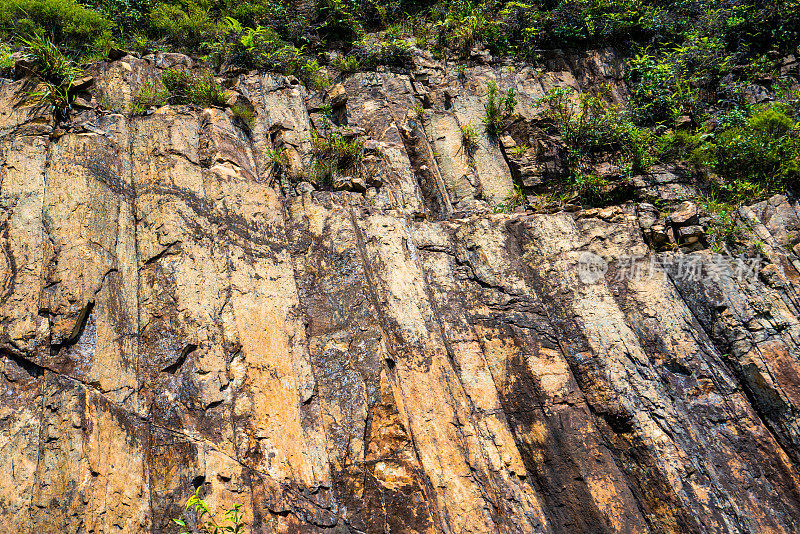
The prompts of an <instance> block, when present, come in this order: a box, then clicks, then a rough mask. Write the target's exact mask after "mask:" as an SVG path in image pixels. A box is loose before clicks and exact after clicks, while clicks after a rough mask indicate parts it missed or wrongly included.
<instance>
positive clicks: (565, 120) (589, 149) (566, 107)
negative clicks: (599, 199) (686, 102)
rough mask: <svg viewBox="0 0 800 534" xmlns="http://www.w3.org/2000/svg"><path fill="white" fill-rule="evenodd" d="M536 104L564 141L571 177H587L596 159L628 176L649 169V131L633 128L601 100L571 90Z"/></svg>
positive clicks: (558, 91)
mask: <svg viewBox="0 0 800 534" xmlns="http://www.w3.org/2000/svg"><path fill="white" fill-rule="evenodd" d="M573 97H574V98H573ZM536 104H537V105H545V111H544V116H545V118H548V119H550V121H551V124H552V125H553V127H554V129H555V131H556V133H557V134H559V135H560V136H561V137H562V138H563V140H564V144H565V145H566V149H567V154H568V158H567V161H568V164H569V167H570V171H571V172H572V173H573V174H574V175H579V176H583V175H587V174H590V173H591V171H592V166H593V164H594V163H595V156H596V155H601V156H603V157H605V156H608V155H611V156H612V160H613V162H614V163H615V164H616V165H617V166H618V167H620V168H621V169H622V170H623V172H624V174H627V175H631V174H635V173H638V172H642V171H644V170H646V169H647V168H648V167H649V166H650V164H651V150H652V148H653V147H652V145H653V144H654V142H653V140H652V138H651V134H650V133H649V131H647V130H644V129H641V128H638V127H637V126H635V125H634V124H633V122H632V121H631V120H630V118H629V117H627V116H626V115H625V114H624V113H621V112H620V111H619V110H618V109H617V108H616V107H614V106H611V105H609V104H608V103H607V102H606V101H605V100H604V99H603V98H601V97H600V96H598V95H593V94H590V93H578V94H577V95H574V91H573V90H572V89H565V88H556V89H553V90H551V91H550V92H548V93H547V94H546V95H545V96H543V97H542V98H540V99H539V100H538V101H537V102H536Z"/></svg>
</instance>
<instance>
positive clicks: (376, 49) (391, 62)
mask: <svg viewBox="0 0 800 534" xmlns="http://www.w3.org/2000/svg"><path fill="white" fill-rule="evenodd" d="M350 53H351V55H352V56H353V57H355V58H356V59H357V60H358V64H359V65H360V66H361V68H363V69H374V68H376V67H377V66H378V65H387V66H389V67H400V68H405V69H408V68H410V67H411V66H412V65H413V62H412V53H411V45H410V44H409V43H408V42H406V41H403V40H399V39H398V40H394V41H382V42H379V43H376V44H373V45H368V44H366V43H365V42H363V41H361V42H358V43H355V44H354V45H353V48H352V50H351V52H350Z"/></svg>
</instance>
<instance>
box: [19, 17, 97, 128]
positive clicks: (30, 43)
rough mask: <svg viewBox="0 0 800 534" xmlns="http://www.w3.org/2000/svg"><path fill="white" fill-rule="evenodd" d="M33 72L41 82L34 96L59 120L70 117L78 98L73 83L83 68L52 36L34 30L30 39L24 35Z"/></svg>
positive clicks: (23, 41)
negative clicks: (60, 47)
mask: <svg viewBox="0 0 800 534" xmlns="http://www.w3.org/2000/svg"><path fill="white" fill-rule="evenodd" d="M22 43H23V44H24V45H25V50H26V54H27V56H28V58H29V59H30V61H31V64H32V66H33V70H34V73H35V74H36V77H37V78H38V79H39V82H40V83H41V85H42V89H41V90H39V91H37V92H34V93H32V94H31V96H33V97H35V98H37V99H39V100H40V101H41V102H43V103H45V104H47V105H48V106H50V107H51V109H52V111H53V113H54V115H55V118H56V121H59V122H60V121H62V120H64V119H66V118H67V117H69V112H70V109H71V108H72V104H73V102H74V101H75V97H76V95H75V93H74V92H73V90H72V84H73V82H74V81H75V79H76V78H77V77H78V76H80V75H81V74H82V73H83V71H81V70H80V69H79V68H78V67H76V66H75V64H74V63H73V62H72V61H71V60H70V59H69V58H68V57H66V56H65V55H64V54H63V53H62V52H61V50H59V49H58V47H57V46H56V45H55V44H54V43H53V42H52V41H51V40H49V39H47V38H45V37H44V36H42V35H40V34H38V33H35V34H34V35H33V36H32V37H30V38H28V39H22Z"/></svg>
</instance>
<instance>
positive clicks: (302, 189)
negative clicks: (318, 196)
mask: <svg viewBox="0 0 800 534" xmlns="http://www.w3.org/2000/svg"><path fill="white" fill-rule="evenodd" d="M295 189H296V190H297V192H298V193H300V194H301V195H302V194H304V193H310V192H312V191H314V190H315V189H316V187H314V184H312V183H311V182H300V183H299V184H297V185H296V186H295Z"/></svg>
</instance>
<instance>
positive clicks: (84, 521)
mask: <svg viewBox="0 0 800 534" xmlns="http://www.w3.org/2000/svg"><path fill="white" fill-rule="evenodd" d="M178 59H180V58H178ZM167 60H169V62H170V64H172V63H174V62H175V61H177V59H176V58H172V57H171V56H170V57H167V56H164V57H159V59H158V61H156V59H152V60H148V59H147V58H144V59H143V58H138V57H134V56H130V55H127V56H124V57H122V58H120V59H118V60H117V61H114V62H111V63H101V64H97V65H94V66H93V67H92V69H91V71H92V72H91V74H92V76H93V77H94V84H92V85H91V87H90V90H91V91H92V92H93V93H94V96H95V97H96V99H97V101H102V102H103V104H102V105H101V106H99V107H97V108H93V109H84V110H78V111H76V112H75V113H74V115H73V117H72V122H71V123H69V124H60V125H55V124H53V122H52V118H51V117H50V115H49V113H48V112H47V110H45V109H41V108H37V107H36V106H35V105H34V104H33V103H31V102H30V99H29V98H26V94H27V93H26V88H25V85H24V84H25V80H19V81H16V82H12V81H8V80H3V81H1V82H0V165H1V166H0V292H1V293H0V470H1V472H2V473H3V476H2V477H0V533H5V532H8V533H17V532H26V533H28V532H30V533H37V534H40V533H41V534H51V533H53V534H54V533H62V532H68V533H75V534H79V533H81V534H83V533H86V534H88V533H93V534H99V533H104V534H108V533H126V534H145V533H147V534H150V533H167V532H174V531H175V526H174V524H173V523H172V521H171V520H172V518H175V517H178V516H179V515H180V514H181V513H182V511H183V507H182V505H183V503H184V502H185V500H186V498H187V497H188V496H189V495H191V494H192V493H193V492H194V491H195V489H196V488H198V487H200V486H203V487H204V493H205V495H206V497H207V501H208V502H209V503H210V505H211V506H212V508H213V509H214V510H216V511H219V510H221V509H222V508H224V507H226V506H229V505H231V504H232V503H235V502H238V503H242V504H243V509H244V511H245V519H246V523H247V528H248V529H249V530H250V531H252V532H253V533H259V534H262V533H263V534H266V533H273V532H281V533H299V532H308V533H329V534H332V533H353V534H355V533H375V534H378V533H386V532H392V533H409V534H410V533H426V534H428V533H430V534H439V533H442V534H445V533H446V534H467V533H472V534H482V533H494V532H497V533H503V534H517V533H518V534H529V533H533V532H536V533H570V534H574V533H598V532H609V533H611V532H614V533H616V532H619V533H643V532H652V533H660V534H661V533H663V534H669V533H676V534H678V533H679V534H686V533H690V532H709V533H711V532H714V533H719V532H726V533H744V532H749V533H786V534H789V533H792V532H798V531H800V471H798V468H799V467H800V453H798V451H800V424H798V410H800V357H799V355H800V346H799V345H798V343H800V320H798V318H799V317H800V301H798V291H800V259H798V257H797V255H796V253H795V252H792V250H793V247H794V248H795V249H796V248H797V247H796V245H797V243H796V240H795V239H794V237H793V236H795V235H796V232H797V231H798V230H800V218H798V215H797V214H798V213H799V212H800V210H799V208H798V205H797V202H796V201H794V200H791V199H787V198H785V197H780V196H778V197H774V198H773V199H770V200H769V201H765V202H762V203H760V204H757V205H755V206H751V207H748V208H743V209H742V217H743V218H745V220H747V221H748V224H749V225H750V226H751V228H752V231H753V232H755V233H756V234H757V235H758V236H759V238H760V240H761V241H762V242H763V243H764V246H763V248H764V253H765V260H764V262H763V263H762V264H760V265H759V266H758V268H757V272H758V275H757V276H743V277H736V276H733V277H731V276H712V274H713V273H712V272H711V267H712V266H718V264H719V258H718V257H717V256H714V255H712V254H711V253H710V252H708V251H707V250H701V251H699V252H693V253H690V254H682V253H679V252H669V253H662V254H660V255H658V256H654V257H653V258H655V259H658V261H659V262H660V263H661V264H663V265H665V266H666V267H665V268H664V270H662V271H659V273H657V274H656V275H655V276H632V275H631V271H630V266H628V265H625V262H624V261H623V260H624V259H625V258H628V257H631V256H634V255H639V256H642V257H647V255H648V253H649V249H648V247H647V245H646V244H645V241H644V240H643V236H642V230H641V228H640V226H639V219H640V218H641V213H639V212H642V210H639V212H637V209H636V206H634V205H633V204H626V205H622V206H619V207H615V208H608V209H603V210H587V211H575V212H563V211H562V212H558V213H551V214H534V213H531V212H524V210H522V209H520V212H519V213H512V214H495V213H493V208H494V207H496V206H497V205H498V204H500V203H502V202H503V201H504V200H505V199H506V198H508V197H509V196H510V195H511V194H512V192H513V191H512V189H513V187H514V183H515V181H514V180H515V178H514V176H512V170H514V169H517V170H516V171H514V172H519V171H518V169H519V168H520V165H519V164H518V163H513V162H512V163H513V164H511V165H510V164H509V161H508V160H507V159H506V158H507V157H508V155H507V154H505V152H504V149H501V146H500V145H499V144H498V141H497V140H496V139H492V138H491V137H489V136H486V135H483V134H481V136H480V139H479V140H478V148H477V149H476V150H475V152H474V154H473V155H472V156H469V157H468V155H467V154H465V151H464V149H463V147H462V146H461V143H462V138H461V133H460V127H461V126H463V125H466V124H472V125H474V126H476V127H479V126H480V117H481V114H482V111H483V104H482V98H483V95H484V93H485V88H486V82H487V81H488V80H491V79H495V80H497V83H498V85H499V86H500V88H501V89H505V88H506V87H509V86H514V87H516V88H517V98H518V99H519V102H520V103H519V106H518V113H519V114H520V120H523V121H524V120H527V119H531V118H532V117H533V116H534V114H535V112H536V110H535V109H534V107H533V106H534V104H533V103H534V101H535V100H536V99H537V98H538V97H540V96H541V95H542V94H543V93H544V91H545V90H546V89H547V88H549V87H552V86H554V85H573V86H576V87H585V86H586V85H587V84H590V83H597V84H599V83H605V82H608V83H610V84H611V85H612V89H613V90H612V94H614V95H615V97H619V96H620V95H622V94H624V91H625V89H624V84H623V83H622V76H621V71H620V69H619V65H618V63H617V62H616V61H615V59H614V57H613V54H611V53H610V52H598V53H596V54H592V55H589V56H587V57H578V58H568V57H566V56H559V55H554V56H553V57H548V58H544V60H545V63H546V65H547V68H548V72H546V73H540V72H538V71H536V70H534V69H532V68H530V67H523V68H519V69H508V68H507V67H504V66H496V67H491V66H477V67H470V69H469V72H468V76H467V79H468V80H469V81H468V82H464V83H462V82H460V81H459V80H458V79H457V78H456V77H455V75H453V74H451V73H452V69H447V68H445V67H444V66H441V67H439V66H437V63H436V62H434V61H432V59H431V58H427V59H425V58H423V60H424V61H422V60H421V62H420V63H419V65H418V68H417V70H416V71H415V72H412V73H392V72H389V71H381V72H365V73H359V74H355V75H353V76H350V77H349V78H347V79H345V80H343V81H342V84H341V85H338V86H337V87H336V88H335V89H336V95H335V99H336V102H337V108H340V109H339V114H338V116H339V117H340V119H341V120H342V121H343V122H346V123H347V124H346V125H347V126H348V127H350V128H353V129H354V131H363V132H364V135H365V136H366V137H367V138H369V139H370V140H371V143H370V145H369V147H370V151H371V153H370V156H369V157H370V158H372V159H370V160H369V162H368V163H369V165H368V169H369V173H370V174H371V175H372V177H370V178H368V179H366V180H365V181H364V183H365V184H366V185H367V189H366V191H364V192H344V191H327V190H324V187H323V188H319V189H315V187H314V186H312V185H311V184H309V183H308V182H307V181H306V182H303V183H304V185H302V186H299V187H295V186H294V185H293V183H294V182H293V180H294V181H301V180H304V179H305V175H304V173H307V171H308V167H309V165H310V161H311V157H312V154H311V146H310V141H309V136H310V133H311V131H312V128H314V127H315V123H314V118H313V114H311V115H310V114H309V107H311V105H310V104H309V102H311V101H312V100H313V98H312V97H313V95H309V94H308V92H307V91H306V89H305V88H304V87H302V86H301V85H299V84H297V83H296V80H291V79H286V78H283V77H281V76H278V75H273V74H263V73H250V74H246V75H241V76H240V77H239V78H238V79H237V80H235V83H233V84H232V87H233V89H232V90H233V91H235V92H236V93H237V94H239V95H241V97H242V98H243V99H247V101H249V102H252V105H253V108H254V109H255V122H254V124H253V125H252V126H251V127H250V128H245V127H244V125H242V124H240V123H239V122H237V121H236V120H234V118H233V117H232V115H231V114H230V112H227V111H226V110H224V109H218V108H209V109H198V108H194V107H190V106H164V107H161V108H159V109H158V110H155V111H153V112H149V113H148V114H146V115H144V116H138V117H128V116H126V115H124V114H123V113H119V112H115V111H113V110H112V108H114V109H117V110H125V109H126V107H127V106H129V104H130V102H131V99H132V97H133V95H135V93H136V91H137V89H138V87H140V86H141V84H143V83H144V82H147V81H151V80H155V79H157V77H158V73H159V67H158V64H159V62H160V63H161V64H165V62H167ZM181 61H183V60H181ZM162 66H163V65H162ZM185 66H186V67H187V68H190V67H191V66H192V64H191V62H190V63H188V64H187V65H185ZM315 98H317V99H318V100H319V99H321V97H319V96H317V97H315ZM330 98H333V97H330ZM423 101H424V102H425V103H426V104H425V105H426V106H427V107H425V108H424V110H423V111H424V113H419V112H418V111H419V109H417V111H416V112H415V111H413V109H414V108H415V106H416V105H417V104H419V103H421V102H423ZM417 107H418V108H419V106H417ZM359 128H360V129H361V130H357V129H359ZM57 129H58V131H56V130H57ZM519 131H522V130H519ZM512 141H513V140H512ZM535 142H536V140H533V141H532V142H531V143H530V146H535ZM509 146H511V145H510V144H509ZM270 149H278V150H280V151H282V152H283V153H284V154H286V157H287V160H286V165H287V166H288V169H287V177H288V179H285V180H282V181H276V180H274V177H275V172H274V171H275V169H274V166H275V162H274V161H270V159H269V158H268V157H267V151H268V150H270ZM525 157H526V158H527V157H529V156H527V155H526V156H525ZM530 157H535V154H533V153H531V155H530ZM470 158H473V159H472V160H471V159H470ZM526 161H527V160H526ZM657 218H658V213H657V212H656V213H655V214H654V215H653V217H652V219H653V220H652V221H651V222H650V225H651V226H652V225H653V224H655V223H656V222H657ZM659 224H660V223H659ZM648 228H649V227H648ZM589 253H590V254H593V255H596V256H589V257H590V258H596V257H600V258H602V259H604V260H601V261H605V260H608V263H607V270H605V267H606V264H605V263H603V264H602V266H603V269H601V270H600V271H592V273H595V274H597V273H599V275H598V276H597V277H596V278H594V279H591V280H587V279H586V277H585V276H583V275H584V274H586V273H585V272H583V271H582V269H583V268H585V267H586V264H585V258H586V257H587V254H589ZM678 257H680V258H683V259H682V260H681V261H685V260H686V259H687V258H690V259H692V261H694V262H695V264H697V265H700V266H701V267H702V268H701V272H704V273H705V274H706V275H705V276H686V273H685V272H683V271H681V270H680V269H682V267H680V265H682V264H681V263H680V261H677V260H676V258H678ZM725 261H729V260H725ZM676 266H677V267H676ZM702 269H705V271H703V270H702Z"/></svg>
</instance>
